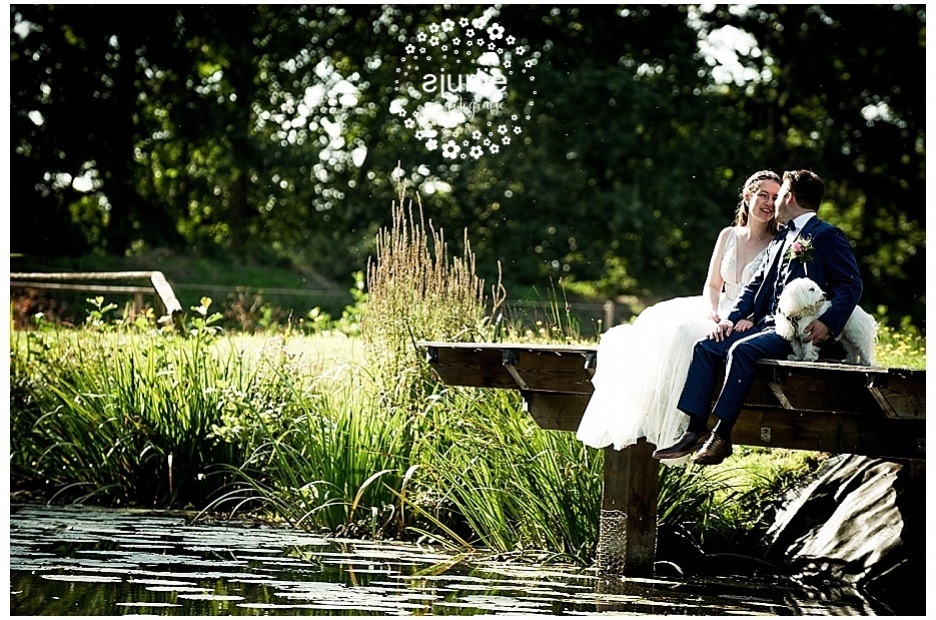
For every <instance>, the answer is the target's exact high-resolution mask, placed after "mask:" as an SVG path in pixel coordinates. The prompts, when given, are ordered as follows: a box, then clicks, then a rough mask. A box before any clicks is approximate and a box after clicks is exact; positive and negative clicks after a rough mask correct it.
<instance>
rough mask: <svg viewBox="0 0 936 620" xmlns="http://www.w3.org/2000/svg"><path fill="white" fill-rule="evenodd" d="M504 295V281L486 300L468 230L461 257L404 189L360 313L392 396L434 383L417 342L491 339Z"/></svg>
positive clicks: (383, 234)
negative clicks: (453, 253)
mask: <svg viewBox="0 0 936 620" xmlns="http://www.w3.org/2000/svg"><path fill="white" fill-rule="evenodd" d="M503 299H504V291H503V288H502V287H501V284H500V281H499V280H498V282H497V283H495V284H494V286H492V288H491V297H490V299H489V298H488V296H487V293H486V290H485V282H484V280H483V279H481V278H479V277H478V276H477V275H476V273H475V257H474V254H473V253H472V251H471V243H470V242H469V240H468V234H467V231H466V232H465V235H464V239H463V248H462V252H461V255H460V256H450V252H449V247H448V243H447V242H446V240H445V235H444V233H443V232H442V231H441V230H436V229H435V228H434V227H433V226H432V222H431V221H429V222H426V220H425V217H424V215H423V210H422V204H421V203H420V202H419V201H417V203H416V206H415V209H414V205H413V201H412V200H411V199H409V200H408V199H407V197H406V194H405V192H404V190H403V189H402V188H401V189H400V192H399V195H398V198H397V200H396V201H394V203H393V205H392V225H391V226H390V227H389V228H383V229H381V230H380V232H379V233H378V235H377V239H376V256H375V257H374V258H373V259H372V260H370V261H369V263H368V268H367V301H366V304H365V307H364V310H363V311H362V317H361V334H362V337H363V339H364V343H365V345H366V347H367V356H368V362H369V366H370V368H371V370H372V371H373V372H374V373H375V375H376V376H377V377H378V379H379V381H380V383H381V385H382V387H383V389H384V390H385V391H386V392H387V393H388V394H389V395H391V396H393V397H394V400H393V402H395V403H401V402H406V401H408V400H409V399H410V397H411V396H415V395H416V394H418V393H419V392H417V393H414V394H411V393H410V392H409V390H412V389H417V390H419V389H421V388H424V387H426V385H431V383H432V377H431V375H429V374H428V369H427V368H426V366H425V364H424V363H423V358H422V352H421V351H420V350H419V349H418V348H417V347H416V344H415V343H416V342H417V341H419V340H443V341H449V342H459V341H471V340H488V339H490V337H491V334H492V327H493V325H492V321H491V317H492V316H494V315H495V313H496V312H497V309H498V308H499V306H500V305H501V304H502V303H503ZM423 393H424V392H423Z"/></svg>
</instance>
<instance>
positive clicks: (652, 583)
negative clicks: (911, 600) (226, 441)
mask: <svg viewBox="0 0 936 620" xmlns="http://www.w3.org/2000/svg"><path fill="white" fill-rule="evenodd" d="M823 599H827V600H823ZM10 612H11V614H12V615H87V616H105V615H164V616H171V615H179V616H212V615H331V616H333V615H353V616H365V615H377V616H388V615H479V614H484V615H488V614H512V615H516V614H545V615H586V614H602V613H609V614H611V613H613V614H625V615H854V614H859V615H875V614H876V613H887V611H886V610H875V609H873V608H872V607H871V606H870V605H869V603H868V602H867V601H865V600H863V599H859V598H854V597H853V598H852V599H850V600H843V599H842V598H841V597H833V596H831V595H828V594H827V595H825V596H818V595H816V594H815V593H810V592H806V591H801V590H798V589H794V588H790V587H789V586H787V585H780V584H768V583H764V582H742V581H738V580H737V579H731V580H728V579H710V580H707V581H701V582H700V581H698V580H694V581H691V582H690V581H681V580H675V579H634V578H627V579H624V578H613V579H607V578H599V577H598V576H597V575H596V574H595V572H594V571H593V570H582V569H577V568H573V567H555V566H548V567H543V566H540V567H534V566H530V565H528V564H520V563H516V562H512V563H505V562H494V561H481V560H477V559H467V558H465V557H463V556H457V555H455V554H452V553H449V552H446V551H444V550H442V549H439V548H435V547H428V546H420V545H414V544H396V543H374V542H367V541H359V540H336V539H331V538H330V539H326V538H322V537H319V536H315V535H312V534H306V533H302V532H297V531H295V530H288V529H279V528H273V527H267V526H256V525H252V524H249V523H241V524H234V525H232V524H224V525H217V524H199V523H195V524H192V523H190V522H189V521H188V520H186V519H185V518H184V517H183V516H179V515H177V514H173V513H158V512H149V511H147V512H141V511H127V510H108V509H99V508H88V507H48V506H34V505H12V506H11V507H10Z"/></svg>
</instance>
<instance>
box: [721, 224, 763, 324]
mask: <svg viewBox="0 0 936 620" xmlns="http://www.w3.org/2000/svg"><path fill="white" fill-rule="evenodd" d="M766 253H767V248H764V249H763V250H761V251H760V253H758V254H757V256H755V257H754V258H753V259H751V262H749V263H748V264H747V265H744V267H743V269H742V268H739V266H738V228H737V227H734V228H732V229H731V234H729V235H728V239H726V241H725V251H724V254H722V261H721V272H720V273H721V277H722V278H723V279H724V280H725V290H724V291H723V292H722V297H721V300H720V301H719V303H718V309H719V312H721V313H724V312H726V311H727V310H728V309H729V308H731V306H732V305H733V304H734V302H735V300H737V299H738V297H740V296H741V291H743V290H744V285H745V284H747V283H748V282H750V281H751V278H753V277H754V274H755V273H756V272H757V268H758V267H760V264H761V261H762V260H764V256H765V255H766Z"/></svg>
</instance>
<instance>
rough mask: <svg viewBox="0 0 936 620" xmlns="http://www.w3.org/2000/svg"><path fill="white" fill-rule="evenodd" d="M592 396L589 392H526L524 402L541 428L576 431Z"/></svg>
mask: <svg viewBox="0 0 936 620" xmlns="http://www.w3.org/2000/svg"><path fill="white" fill-rule="evenodd" d="M590 398H591V396H590V395H587V394H555V393H551V392H524V394H523V404H524V408H525V409H526V412H527V413H529V414H530V416H531V417H532V418H533V419H534V420H535V421H536V423H537V425H539V427H540V428H541V429H543V430H548V431H571V432H573V433H574V432H575V431H577V430H578V427H579V422H581V421H582V414H584V413H585V407H586V406H587V405H588V401H589V399H590Z"/></svg>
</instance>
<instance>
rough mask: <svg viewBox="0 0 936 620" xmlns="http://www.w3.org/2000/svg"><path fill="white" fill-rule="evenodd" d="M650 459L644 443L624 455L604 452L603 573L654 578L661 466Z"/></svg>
mask: <svg viewBox="0 0 936 620" xmlns="http://www.w3.org/2000/svg"><path fill="white" fill-rule="evenodd" d="M652 454H653V448H652V446H651V445H650V444H649V443H647V440H646V439H640V440H638V442H637V444H636V445H633V446H630V447H628V448H624V449H623V450H615V449H614V448H610V447H609V448H605V463H604V493H603V497H602V500H601V522H600V525H599V538H598V554H597V555H598V572H599V573H613V574H617V575H650V574H653V560H654V556H655V555H656V532H657V523H656V516H657V495H658V489H659V467H660V465H659V463H658V462H657V461H655V460H653V458H652Z"/></svg>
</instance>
